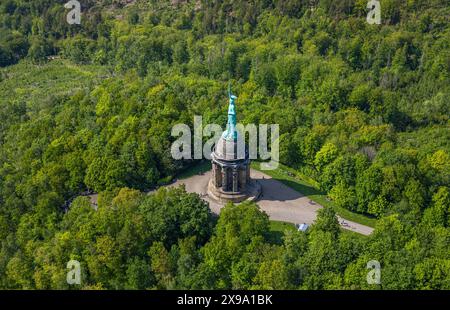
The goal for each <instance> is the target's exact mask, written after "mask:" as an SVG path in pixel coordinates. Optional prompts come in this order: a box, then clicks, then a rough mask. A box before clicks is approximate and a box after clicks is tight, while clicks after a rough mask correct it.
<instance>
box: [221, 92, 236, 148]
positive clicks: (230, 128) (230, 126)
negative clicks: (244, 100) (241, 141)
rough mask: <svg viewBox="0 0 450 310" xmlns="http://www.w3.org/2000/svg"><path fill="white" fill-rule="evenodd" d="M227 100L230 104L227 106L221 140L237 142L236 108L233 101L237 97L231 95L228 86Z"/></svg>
mask: <svg viewBox="0 0 450 310" xmlns="http://www.w3.org/2000/svg"><path fill="white" fill-rule="evenodd" d="M228 98H229V99H230V104H229V106H228V122H227V129H226V130H225V131H224V133H223V134H222V138H224V139H225V140H228V141H237V130H236V107H235V104H234V101H235V100H236V99H237V97H236V96H235V95H233V94H232V93H231V87H230V86H228Z"/></svg>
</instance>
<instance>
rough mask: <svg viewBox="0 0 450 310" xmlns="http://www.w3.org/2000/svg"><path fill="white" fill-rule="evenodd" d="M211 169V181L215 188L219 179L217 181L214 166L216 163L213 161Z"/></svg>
mask: <svg viewBox="0 0 450 310" xmlns="http://www.w3.org/2000/svg"><path fill="white" fill-rule="evenodd" d="M211 164H212V165H211V168H212V171H211V180H212V182H213V184H214V186H216V187H217V179H216V165H215V164H214V162H213V161H211Z"/></svg>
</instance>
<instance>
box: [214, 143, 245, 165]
mask: <svg viewBox="0 0 450 310" xmlns="http://www.w3.org/2000/svg"><path fill="white" fill-rule="evenodd" d="M239 140H240V139H238V140H237V141H235V140H227V139H225V138H224V137H221V138H220V139H219V141H217V143H216V147H215V149H214V152H213V155H214V157H215V158H216V159H219V160H224V161H235V160H241V159H246V158H247V157H248V156H247V151H246V147H245V144H244V143H242V146H241V147H240V148H238V141H239Z"/></svg>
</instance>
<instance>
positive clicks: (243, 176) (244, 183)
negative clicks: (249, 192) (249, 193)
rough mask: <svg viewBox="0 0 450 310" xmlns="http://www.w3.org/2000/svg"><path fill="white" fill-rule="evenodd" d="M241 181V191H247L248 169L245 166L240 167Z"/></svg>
mask: <svg viewBox="0 0 450 310" xmlns="http://www.w3.org/2000/svg"><path fill="white" fill-rule="evenodd" d="M239 182H240V183H241V191H242V192H245V190H246V189H247V171H246V170H245V167H241V168H240V169H239Z"/></svg>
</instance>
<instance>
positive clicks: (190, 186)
mask: <svg viewBox="0 0 450 310" xmlns="http://www.w3.org/2000/svg"><path fill="white" fill-rule="evenodd" d="M210 176H211V173H210V172H206V173H203V174H198V175H194V176H192V177H190V178H187V179H183V180H177V181H176V182H175V183H173V184H171V185H169V186H179V185H181V184H184V185H185V187H186V191H187V192H190V193H197V194H199V195H200V196H201V197H202V198H203V199H204V200H205V201H207V202H209V205H210V208H211V211H212V212H214V213H216V214H219V212H220V209H221V208H222V207H223V205H222V204H219V203H218V202H216V201H213V200H211V199H210V198H209V197H208V195H207V194H206V189H207V185H208V181H209V179H210ZM251 177H252V178H253V179H255V180H257V182H259V183H260V184H261V186H262V195H261V197H260V199H259V200H258V201H257V204H258V205H259V207H260V208H261V209H262V210H264V211H265V212H266V213H267V214H268V215H269V217H270V219H271V220H275V221H283V222H289V223H294V224H301V223H306V224H312V223H313V222H314V220H315V219H316V215H317V214H316V213H317V210H319V209H320V208H322V206H321V205H319V204H317V203H316V202H314V201H312V200H311V199H309V198H308V197H306V196H304V195H302V194H301V193H299V192H297V191H296V190H294V189H292V188H290V187H289V186H286V185H285V184H283V183H281V182H280V181H277V180H275V179H273V178H272V177H271V176H269V175H267V174H264V173H262V172H260V171H257V170H254V169H252V170H251ZM338 220H339V224H340V225H341V226H342V228H344V229H348V230H351V231H354V232H357V233H360V234H363V235H370V234H371V233H372V231H373V228H372V227H369V226H365V225H362V224H359V223H356V222H352V221H348V220H344V219H343V218H341V217H339V216H338Z"/></svg>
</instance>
